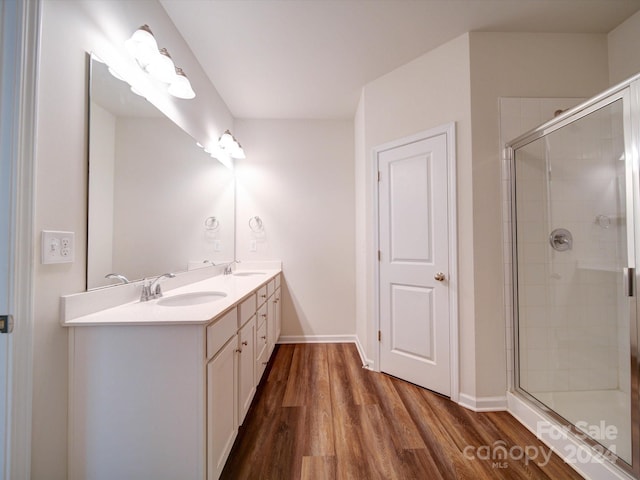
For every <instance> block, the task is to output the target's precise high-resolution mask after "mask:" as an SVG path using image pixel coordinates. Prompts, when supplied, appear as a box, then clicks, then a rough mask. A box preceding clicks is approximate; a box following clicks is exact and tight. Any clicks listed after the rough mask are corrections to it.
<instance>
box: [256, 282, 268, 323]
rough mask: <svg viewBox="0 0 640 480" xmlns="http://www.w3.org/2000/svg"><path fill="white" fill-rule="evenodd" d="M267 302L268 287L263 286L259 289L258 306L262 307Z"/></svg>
mask: <svg viewBox="0 0 640 480" xmlns="http://www.w3.org/2000/svg"><path fill="white" fill-rule="evenodd" d="M265 300H267V286H266V285H263V286H261V287H260V288H259V289H258V305H262V304H263V303H264V302H265ZM258 321H259V320H258Z"/></svg>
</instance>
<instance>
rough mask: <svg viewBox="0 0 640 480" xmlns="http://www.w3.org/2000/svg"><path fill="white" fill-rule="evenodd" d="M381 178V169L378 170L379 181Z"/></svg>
mask: <svg viewBox="0 0 640 480" xmlns="http://www.w3.org/2000/svg"><path fill="white" fill-rule="evenodd" d="M381 178H382V175H381V173H380V170H378V181H380V179H381Z"/></svg>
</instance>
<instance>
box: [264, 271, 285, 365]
mask: <svg viewBox="0 0 640 480" xmlns="http://www.w3.org/2000/svg"><path fill="white" fill-rule="evenodd" d="M281 312H282V307H281V303H280V275H277V276H276V277H275V278H274V279H272V280H271V281H269V282H268V283H267V317H266V318H267V352H268V355H267V356H268V357H270V356H271V354H272V353H273V349H274V347H275V344H276V343H277V341H278V339H279V338H280V331H281V329H282V318H281Z"/></svg>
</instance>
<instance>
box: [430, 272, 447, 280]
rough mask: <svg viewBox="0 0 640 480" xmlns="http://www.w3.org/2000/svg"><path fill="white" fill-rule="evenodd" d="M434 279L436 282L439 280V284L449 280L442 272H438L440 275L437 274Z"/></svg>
mask: <svg viewBox="0 0 640 480" xmlns="http://www.w3.org/2000/svg"><path fill="white" fill-rule="evenodd" d="M433 278H434V279H435V280H437V281H438V282H444V280H445V278H447V277H446V276H445V274H444V273H442V272H438V273H436V274H435V275H434V276H433Z"/></svg>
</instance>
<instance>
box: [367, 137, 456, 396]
mask: <svg viewBox="0 0 640 480" xmlns="http://www.w3.org/2000/svg"><path fill="white" fill-rule="evenodd" d="M378 171H379V182H378V215H379V218H378V229H379V231H378V235H379V238H378V241H379V248H380V255H379V301H380V335H379V341H380V370H381V371H383V372H386V373H389V374H391V375H394V376H397V377H399V378H402V379H405V380H407V381H410V382H412V383H415V384H417V385H420V386H422V387H425V388H428V389H430V390H434V391H436V392H438V393H441V394H443V395H447V396H449V395H451V369H450V340H449V335H450V333H449V328H450V318H449V282H448V278H449V273H450V272H449V271H448V270H449V254H450V253H449V225H448V156H447V135H446V133H439V134H437V135H434V136H428V137H427V138H423V139H420V140H417V141H411V142H410V143H406V144H401V145H399V146H396V147H394V148H390V149H387V150H383V151H379V152H378Z"/></svg>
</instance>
